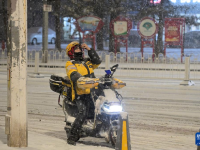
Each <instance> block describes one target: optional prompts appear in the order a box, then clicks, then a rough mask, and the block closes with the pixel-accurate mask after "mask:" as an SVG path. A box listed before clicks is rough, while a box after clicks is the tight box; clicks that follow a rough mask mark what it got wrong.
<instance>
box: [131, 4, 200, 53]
mask: <svg viewBox="0 0 200 150" xmlns="http://www.w3.org/2000/svg"><path fill="white" fill-rule="evenodd" d="M138 4H139V5H137V7H136V9H135V10H137V11H138V14H137V16H136V17H135V18H134V19H135V20H140V19H141V18H143V17H146V16H151V17H153V18H154V19H155V20H156V21H157V22H158V38H157V40H156V39H155V53H156V55H158V54H159V53H163V40H162V39H163V38H162V37H163V28H164V19H165V18H180V17H181V18H185V19H186V24H188V23H190V24H193V25H197V20H196V19H197V18H196V17H189V16H187V17H185V16H181V15H180V12H183V11H184V12H185V13H187V12H188V11H189V10H190V9H193V8H194V6H185V5H182V6H174V5H172V3H171V2H170V1H169V0H162V1H161V3H160V4H154V3H153V4H152V3H146V4H145V5H144V4H142V5H141V3H138Z"/></svg>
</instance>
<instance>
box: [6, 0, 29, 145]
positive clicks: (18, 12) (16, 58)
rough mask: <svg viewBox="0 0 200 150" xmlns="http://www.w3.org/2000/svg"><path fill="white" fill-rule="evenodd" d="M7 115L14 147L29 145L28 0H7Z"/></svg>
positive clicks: (9, 135) (8, 141)
mask: <svg viewBox="0 0 200 150" xmlns="http://www.w3.org/2000/svg"><path fill="white" fill-rule="evenodd" d="M7 3H8V5H7V7H8V40H7V41H8V43H7V45H8V48H7V52H8V54H7V63H8V64H7V84H8V85H7V114H6V116H5V133H6V134H7V145H8V146H10V147H27V146H28V126H27V105H26V104H27V101H26V93H27V92H26V76H27V72H26V71H27V70H26V69H27V68H26V67H27V0H14V1H13V0H7Z"/></svg>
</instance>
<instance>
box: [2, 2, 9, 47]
mask: <svg viewBox="0 0 200 150" xmlns="http://www.w3.org/2000/svg"><path fill="white" fill-rule="evenodd" d="M2 14H3V23H4V40H6V44H7V43H8V42H7V25H8V16H7V9H6V0H2Z"/></svg>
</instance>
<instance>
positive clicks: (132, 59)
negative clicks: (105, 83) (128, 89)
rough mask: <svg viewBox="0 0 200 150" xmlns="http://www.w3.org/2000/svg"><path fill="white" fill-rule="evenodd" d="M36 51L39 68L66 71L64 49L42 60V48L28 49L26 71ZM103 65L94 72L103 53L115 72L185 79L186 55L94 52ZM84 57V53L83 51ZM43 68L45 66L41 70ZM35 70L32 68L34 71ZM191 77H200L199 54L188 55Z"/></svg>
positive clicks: (1, 61)
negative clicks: (117, 66)
mask: <svg viewBox="0 0 200 150" xmlns="http://www.w3.org/2000/svg"><path fill="white" fill-rule="evenodd" d="M36 52H38V53H39V63H38V64H39V69H38V71H39V72H41V73H42V71H44V70H46V73H48V72H49V73H53V72H54V71H55V70H58V71H61V72H63V73H65V69H64V66H65V63H66V61H68V60H69V58H68V56H67V55H66V51H64V50H63V51H61V52H60V51H58V50H57V51H54V50H50V51H48V63H42V57H43V54H42V51H41V50H40V51H36V50H35V51H34V50H31V51H28V52H27V59H28V63H27V65H28V71H30V70H31V71H33V70H34V69H33V67H35V54H36ZM97 53H98V54H99V56H100V58H101V60H102V64H101V65H100V66H99V67H98V69H96V70H95V73H96V74H97V75H103V74H104V69H105V60H106V55H109V57H110V60H109V61H110V66H111V65H114V64H116V63H118V64H120V65H119V69H118V70H117V72H116V73H115V75H119V76H129V77H151V78H176V79H183V78H184V70H185V68H184V63H185V55H184V54H183V61H182V62H181V57H180V55H176V54H172V55H170V54H168V55H167V56H166V57H165V56H164V55H163V54H158V55H156V54H148V53H144V55H143V57H142V55H141V53H139V52H137V53H120V52H118V53H117V54H116V55H115V54H114V53H113V52H110V53H109V52H107V51H97ZM84 56H85V57H87V56H88V55H87V52H85V53H84ZM6 59H7V51H6V50H5V52H4V53H2V51H1V49H0V66H2V65H4V66H5V65H6V64H7V60H6ZM41 68H45V69H41ZM33 72H34V71H33ZM190 77H191V79H200V54H196V55H195V54H193V55H190Z"/></svg>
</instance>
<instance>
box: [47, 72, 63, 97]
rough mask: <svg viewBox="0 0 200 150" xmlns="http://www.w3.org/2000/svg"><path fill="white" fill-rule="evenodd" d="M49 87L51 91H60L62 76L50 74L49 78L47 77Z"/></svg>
mask: <svg viewBox="0 0 200 150" xmlns="http://www.w3.org/2000/svg"><path fill="white" fill-rule="evenodd" d="M49 84H50V88H51V90H52V91H54V92H57V93H61V92H62V88H63V86H62V77H59V76H56V75H51V78H50V79H49Z"/></svg>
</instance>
